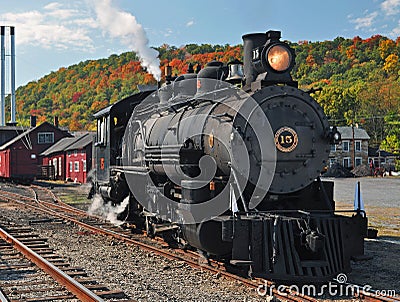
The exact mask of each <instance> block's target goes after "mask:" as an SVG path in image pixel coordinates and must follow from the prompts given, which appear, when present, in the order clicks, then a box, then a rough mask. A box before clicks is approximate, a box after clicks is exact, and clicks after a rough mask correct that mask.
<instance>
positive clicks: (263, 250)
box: [93, 31, 367, 281]
mask: <svg viewBox="0 0 400 302" xmlns="http://www.w3.org/2000/svg"><path fill="white" fill-rule="evenodd" d="M243 40H244V59H243V63H241V62H239V61H237V60H236V61H233V62H230V63H228V64H227V65H224V64H222V63H221V62H217V61H213V62H210V63H209V64H207V65H206V66H205V67H204V68H203V69H201V70H197V72H194V70H193V68H192V66H189V68H188V72H187V74H183V75H180V76H174V77H172V76H171V73H170V70H169V68H166V69H167V72H166V83H165V84H164V85H163V87H161V88H160V89H155V90H144V91H141V92H139V93H137V94H134V95H132V96H130V97H128V98H126V99H123V100H121V101H119V102H117V103H115V104H113V105H111V106H110V107H107V108H105V109H103V110H101V111H100V112H98V113H97V114H96V115H95V118H96V119H97V122H98V124H97V125H98V135H97V142H96V144H95V149H96V151H95V156H96V159H95V160H96V175H95V178H94V180H93V182H94V183H93V184H94V190H95V191H96V192H97V193H99V194H100V195H101V196H102V198H103V200H104V202H106V203H110V204H112V205H114V206H118V205H126V209H125V211H124V213H123V215H125V216H126V219H128V220H132V221H134V223H135V224H136V225H137V226H140V227H143V228H144V229H145V230H146V231H147V234H148V235H150V236H153V235H156V234H157V235H161V236H164V237H165V238H168V240H169V242H175V243H176V244H178V245H180V246H185V247H190V248H196V249H198V250H200V251H202V252H203V253H204V254H206V255H207V256H209V257H215V258H218V259H222V260H224V261H226V263H227V266H228V267H229V268H232V269H235V268H237V269H238V270H241V271H246V272H248V273H249V274H250V275H252V276H260V277H265V278H270V279H276V280H296V281H324V280H328V279H331V278H332V277H334V276H336V275H337V274H338V273H340V272H345V271H349V270H350V259H351V258H352V257H356V256H360V255H363V252H364V247H363V245H364V236H365V235H366V230H367V218H366V216H365V213H364V212H363V211H361V210H356V211H354V212H353V213H350V214H349V215H346V216H345V215H339V214H338V213H337V212H336V211H335V204H334V201H333V183H331V182H326V181H321V179H320V174H321V170H322V169H323V167H324V166H326V165H327V160H328V155H329V152H330V146H331V144H335V143H337V142H338V141H339V140H340V133H338V132H337V130H336V128H335V127H330V125H329V124H328V120H327V117H326V116H325V114H324V112H323V110H322V108H321V107H320V106H319V105H318V103H317V102H316V101H315V100H314V99H313V98H312V97H311V96H310V95H309V94H308V93H306V92H304V91H301V90H299V89H298V88H297V83H296V82H295V81H293V80H292V77H291V75H290V71H291V70H292V68H293V66H294V62H295V53H294V51H293V49H291V48H290V47H289V45H288V44H287V43H284V42H281V41H280V32H277V31H268V32H267V33H257V34H248V35H245V36H243Z"/></svg>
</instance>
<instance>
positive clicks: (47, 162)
mask: <svg viewBox="0 0 400 302" xmlns="http://www.w3.org/2000/svg"><path fill="white" fill-rule="evenodd" d="M77 139H78V138H77V137H64V138H63V139H61V140H59V141H58V142H57V143H55V144H54V145H53V146H51V147H50V148H48V149H46V150H45V151H44V152H42V153H41V154H40V156H41V157H42V165H43V167H46V168H47V169H43V171H49V172H47V173H46V175H42V176H43V177H45V178H47V179H51V180H66V178H67V176H66V174H65V171H66V168H65V167H66V164H65V161H66V159H65V148H67V147H69V146H70V145H72V144H73V143H75V142H76V140H77ZM50 167H51V169H48V168H50Z"/></svg>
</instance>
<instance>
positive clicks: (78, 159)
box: [40, 133, 94, 183]
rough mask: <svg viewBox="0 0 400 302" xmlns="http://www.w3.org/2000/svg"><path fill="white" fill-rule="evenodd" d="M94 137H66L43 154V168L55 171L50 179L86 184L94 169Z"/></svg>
mask: <svg viewBox="0 0 400 302" xmlns="http://www.w3.org/2000/svg"><path fill="white" fill-rule="evenodd" d="M93 136H94V134H93V133H85V134H83V135H80V136H76V137H66V138H63V139H62V140H60V141H59V142H58V143H56V144H54V145H53V146H51V147H50V148H48V149H47V150H45V151H44V152H42V153H41V154H40V155H41V157H42V158H43V159H42V164H43V166H46V167H52V169H51V171H53V174H52V175H48V178H50V179H58V180H69V181H74V182H79V183H85V182H86V179H87V172H89V171H90V169H91V167H92V142H93Z"/></svg>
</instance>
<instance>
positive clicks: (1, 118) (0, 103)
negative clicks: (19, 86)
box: [0, 26, 6, 126]
mask: <svg viewBox="0 0 400 302" xmlns="http://www.w3.org/2000/svg"><path fill="white" fill-rule="evenodd" d="M5 31H6V27H5V26H1V36H0V48H1V50H0V51H1V71H0V73H1V74H0V76H1V92H0V94H1V96H0V126H4V124H5V106H4V105H5V98H6V81H5V78H6V77H5V74H6V64H5V62H6V53H5V52H6V50H5V47H4V35H5Z"/></svg>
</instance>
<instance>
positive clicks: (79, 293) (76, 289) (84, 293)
mask: <svg viewBox="0 0 400 302" xmlns="http://www.w3.org/2000/svg"><path fill="white" fill-rule="evenodd" d="M0 237H1V238H3V240H4V241H6V242H8V243H9V244H11V245H12V246H13V247H14V248H16V249H17V250H18V251H19V252H20V253H21V254H23V255H24V256H25V257H26V258H27V259H29V260H30V261H32V262H33V263H35V264H36V265H37V266H38V267H39V268H41V269H42V270H43V271H45V272H46V273H47V274H49V275H50V276H51V277H52V278H54V279H55V280H56V281H57V282H58V283H59V284H61V285H63V286H65V288H67V290H69V291H70V292H71V293H72V294H74V295H75V296H76V297H77V298H79V299H80V300H81V301H84V302H96V301H98V302H102V301H104V300H103V299H102V298H100V297H99V296H97V295H96V294H95V293H93V292H92V291H90V290H88V289H87V288H86V287H84V286H83V285H82V284H80V283H79V282H77V281H76V280H74V279H73V278H71V277H70V276H68V275H67V274H66V273H64V272H63V271H62V270H60V269H59V268H58V267H56V266H54V265H53V264H52V263H51V262H49V261H47V260H46V259H44V258H43V257H41V256H40V255H39V254H37V253H36V252H34V251H33V250H31V249H30V248H29V247H27V246H26V245H25V244H23V243H22V242H21V241H19V240H18V239H16V238H15V237H13V236H12V235H10V234H8V233H7V232H6V231H5V230H3V229H2V228H0Z"/></svg>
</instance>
